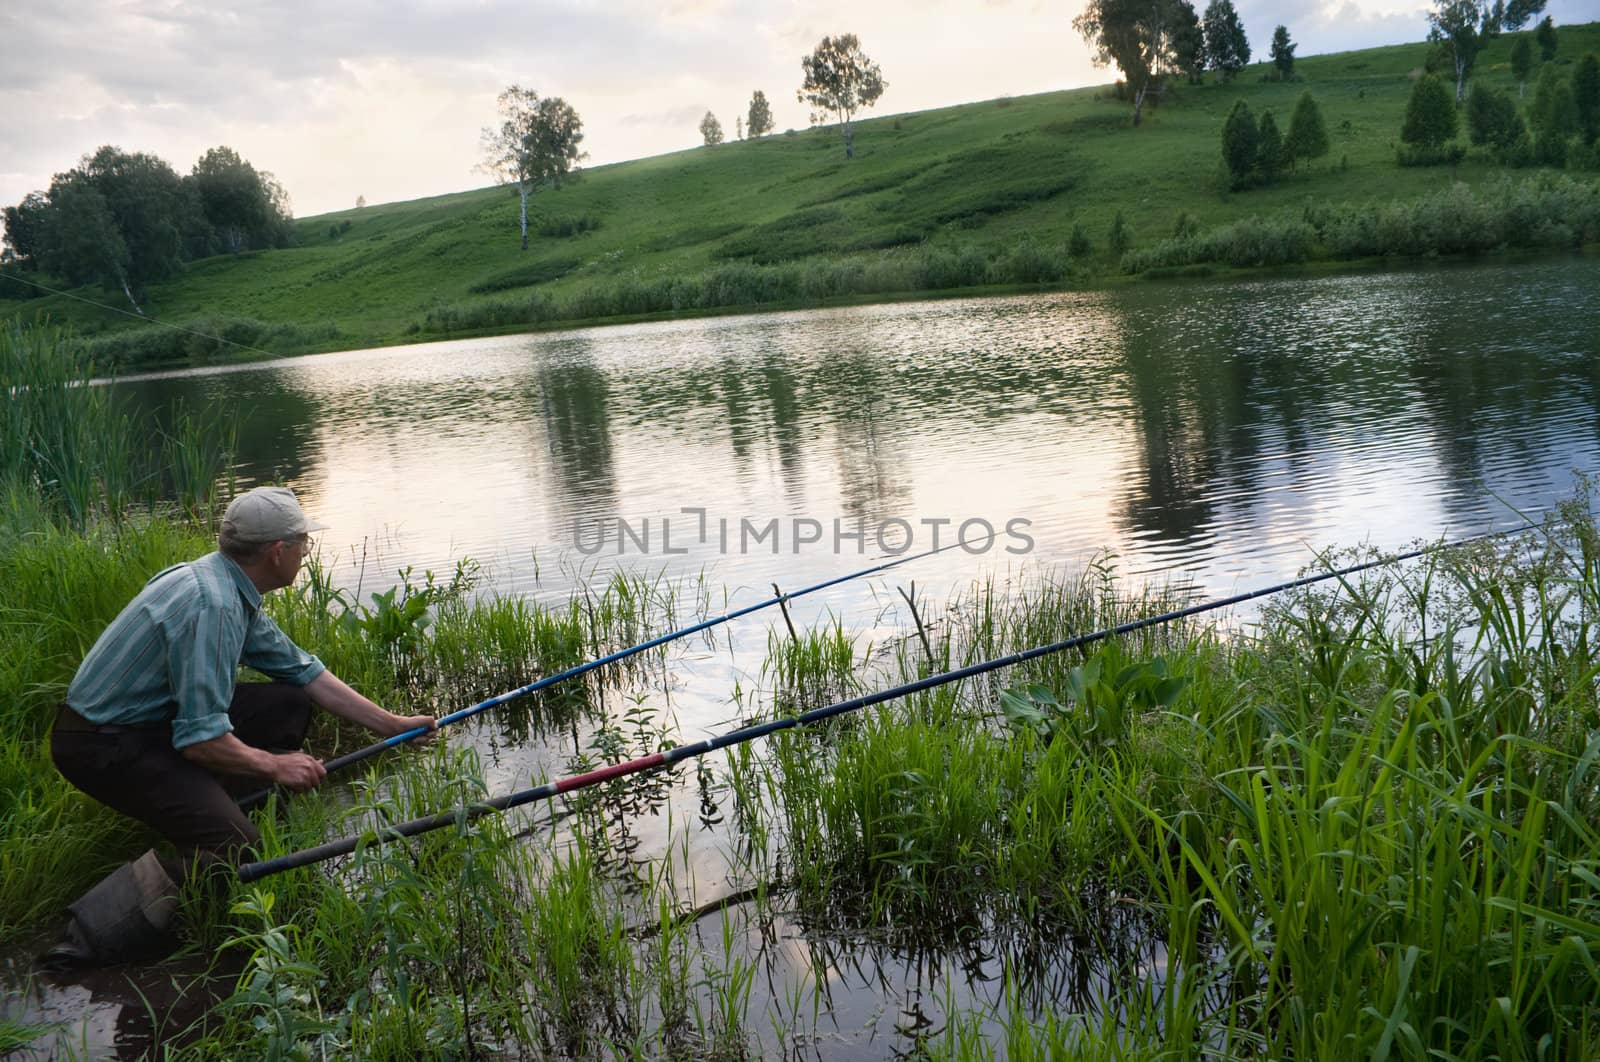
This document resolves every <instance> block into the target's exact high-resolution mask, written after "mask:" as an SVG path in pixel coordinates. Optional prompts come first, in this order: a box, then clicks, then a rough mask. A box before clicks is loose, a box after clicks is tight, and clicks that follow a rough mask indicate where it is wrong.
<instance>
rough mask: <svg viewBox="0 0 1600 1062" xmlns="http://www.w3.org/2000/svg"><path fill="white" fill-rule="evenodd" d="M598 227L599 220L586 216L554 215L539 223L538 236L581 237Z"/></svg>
mask: <svg viewBox="0 0 1600 1062" xmlns="http://www.w3.org/2000/svg"><path fill="white" fill-rule="evenodd" d="M599 227H600V219H599V218H594V217H590V216H589V215H588V214H579V215H577V216H573V215H570V214H554V215H551V216H550V217H547V218H545V219H544V220H543V221H542V222H540V223H539V235H540V236H553V237H557V238H560V237H568V236H581V235H582V234H584V233H585V232H593V231H594V230H595V229H598V228H599Z"/></svg>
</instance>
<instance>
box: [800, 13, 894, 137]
mask: <svg viewBox="0 0 1600 1062" xmlns="http://www.w3.org/2000/svg"><path fill="white" fill-rule="evenodd" d="M800 69H801V71H803V72H804V74H805V81H804V82H803V83H802V84H801V86H800V91H799V93H797V95H798V96H799V98H800V102H801V103H809V104H810V105H811V106H813V107H815V108H816V110H815V111H813V112H812V114H811V121H812V122H820V121H824V120H826V119H827V118H829V117H833V118H835V119H837V120H838V122H839V132H840V134H841V135H842V136H843V137H844V157H845V158H847V159H851V158H855V126H854V118H855V114H856V112H857V111H859V110H861V109H863V108H866V107H871V106H872V105H873V104H874V103H877V102H878V97H879V96H882V95H883V90H884V89H886V88H888V87H889V85H888V82H886V81H884V80H883V71H881V70H879V69H878V64H877V63H875V62H873V61H872V60H871V59H869V58H867V56H866V53H864V52H863V51H862V50H861V42H860V41H859V40H857V39H856V35H855V34H854V33H841V34H839V36H837V37H824V38H822V41H821V43H819V44H818V45H817V47H816V48H815V50H813V51H812V53H811V54H810V55H808V56H805V57H804V58H802V59H801V60H800Z"/></svg>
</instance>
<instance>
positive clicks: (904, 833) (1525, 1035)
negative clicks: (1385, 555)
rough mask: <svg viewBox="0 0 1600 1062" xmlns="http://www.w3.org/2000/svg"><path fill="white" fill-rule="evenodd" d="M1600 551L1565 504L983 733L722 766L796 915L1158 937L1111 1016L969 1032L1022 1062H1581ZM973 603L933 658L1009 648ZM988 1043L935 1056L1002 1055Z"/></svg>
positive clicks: (886, 740) (925, 730) (856, 741)
mask: <svg viewBox="0 0 1600 1062" xmlns="http://www.w3.org/2000/svg"><path fill="white" fill-rule="evenodd" d="M1597 542H1600V540H1597V538H1596V534H1595V531H1594V527H1593V523H1592V521H1591V519H1590V517H1589V516H1588V515H1587V514H1586V511H1585V510H1583V509H1582V508H1581V507H1580V506H1577V505H1573V506H1569V507H1568V508H1567V511H1566V512H1565V514H1564V516H1563V517H1561V518H1559V519H1555V520H1552V521H1551V523H1550V524H1549V526H1547V527H1546V528H1545V529H1544V530H1543V532H1541V533H1540V534H1536V535H1529V536H1526V537H1524V538H1523V539H1520V540H1517V541H1516V542H1513V543H1509V544H1504V543H1502V544H1499V545H1496V546H1480V547H1478V548H1476V549H1472V550H1464V551H1453V552H1448V553H1439V554H1434V555H1432V556H1431V557H1430V558H1429V559H1427V560H1426V561H1424V562H1422V563H1421V564H1419V565H1414V566H1410V567H1407V568H1403V569H1392V570H1385V571H1383V572H1381V573H1379V574H1377V575H1373V576H1371V577H1370V578H1368V579H1366V580H1364V581H1362V582H1360V583H1349V582H1346V583H1343V584H1331V585H1332V589H1329V590H1326V591H1322V592H1316V593H1311V592H1307V593H1303V594H1301V595H1299V596H1297V597H1296V598H1293V599H1290V600H1286V601H1284V602H1282V603H1280V604H1278V605H1276V606H1275V607H1273V608H1272V609H1271V610H1269V611H1268V613H1267V614H1266V615H1265V616H1264V617H1263V619H1262V621H1261V623H1260V625H1259V627H1258V628H1256V629H1255V630H1254V631H1253V632H1250V633H1249V634H1247V635H1236V636H1229V637H1222V636H1220V635H1218V634H1217V633H1215V632H1210V631H1203V630H1195V629H1184V628H1169V629H1168V630H1167V631H1166V633H1165V635H1164V640H1165V642H1166V644H1165V645H1163V646H1160V647H1159V648H1160V650H1161V651H1160V652H1155V651H1154V650H1155V649H1156V648H1157V647H1155V646H1144V647H1135V646H1130V645H1116V644H1108V645H1106V646H1104V647H1102V648H1100V649H1097V650H1094V651H1093V652H1092V653H1090V654H1088V655H1087V656H1082V657H1079V658H1068V659H1066V660H1063V661H1061V662H1060V663H1059V664H1057V665H1055V673H1054V674H1053V675H1049V676H1040V675H1015V676H1012V677H1011V680H1012V683H1013V685H1012V686H1011V688H1010V689H1008V690H1006V691H1003V694H1002V696H1001V697H1000V698H999V700H1000V705H999V706H998V707H999V708H1000V709H1001V711H996V710H995V709H996V707H997V706H996V705H995V702H994V700H992V699H991V698H990V695H989V694H988V693H987V692H985V691H983V690H981V689H973V690H969V691H965V692H955V691H951V690H948V689H946V690H945V691H942V692H939V693H937V694H930V695H924V696H922V697H919V698H914V699H911V700H908V701H906V702H904V703H903V704H901V705H899V706H898V707H895V708H890V709H888V710H885V711H882V712H880V713H878V714H876V715H874V716H872V717H869V718H867V719H864V720H862V721H861V723H860V724H859V725H858V726H857V727H855V728H854V729H852V730H851V731H849V732H848V733H847V734H845V735H843V736H842V737H837V738H836V739H835V740H833V741H829V742H818V741H817V740H816V739H815V738H814V737H811V736H809V735H803V734H800V735H794V734H791V735H788V736H786V737H784V738H783V739H781V740H778V741H775V742H774V743H773V745H772V748H771V750H770V752H769V754H767V755H765V756H757V755H752V756H749V757H746V758H742V759H740V760H739V761H738V767H739V770H741V771H742V772H743V773H744V774H745V775H746V778H745V780H744V781H743V782H742V783H741V785H742V786H743V787H745V788H746V789H749V790H752V791H755V792H758V793H759V794H760V798H759V799H757V800H755V801H753V802H752V805H751V808H750V811H749V816H750V818H752V819H754V820H756V822H757V829H758V830H759V831H760V836H761V847H760V849H759V851H761V852H770V853H772V854H771V855H770V857H769V861H770V863H771V865H772V867H773V869H775V870H776V871H777V872H778V873H780V874H781V875H782V877H783V880H785V881H786V882H787V883H788V884H789V885H790V886H791V887H792V888H793V889H795V890H796V892H797V895H798V900H799V902H800V903H801V904H802V906H803V907H806V908H809V909H813V910H815V911H816V912H817V913H818V916H819V917H826V918H828V919H830V920H831V921H832V922H834V923H835V924H837V923H838V922H840V921H845V922H848V923H850V924H858V925H863V926H876V927H880V929H882V930H887V931H889V932H890V933H892V934H894V935H895V939H905V940H916V939H921V938H922V937H924V936H925V935H926V934H928V933H929V932H933V933H934V934H935V935H936V936H937V935H938V934H940V933H946V934H953V935H955V936H957V937H959V935H960V933H961V932H962V931H963V930H962V929H961V927H962V926H971V925H974V924H985V922H986V920H988V919H993V918H999V919H1001V920H1002V921H1004V920H1007V919H1010V920H1019V921H1021V922H1022V923H1023V924H1027V925H1042V924H1049V923H1059V924H1065V925H1068V926H1074V927H1092V926H1094V925H1095V924H1096V923H1097V922H1099V921H1100V920H1102V919H1103V918H1104V917H1105V916H1106V914H1107V913H1108V912H1111V911H1114V910H1115V909H1116V908H1115V905H1116V903H1117V902H1118V900H1119V898H1128V899H1130V900H1133V901H1134V902H1136V903H1138V904H1139V905H1140V906H1142V907H1145V908H1147V909H1149V910H1151V911H1152V912H1155V913H1157V914H1159V916H1160V921H1159V928H1158V930H1157V932H1158V933H1159V934H1160V935H1161V938H1162V939H1163V940H1164V943H1165V949H1166V955H1167V966H1166V968H1165V970H1163V971H1152V970H1149V969H1146V970H1144V971H1142V972H1136V971H1125V973H1127V974H1128V979H1127V981H1126V982H1125V983H1118V984H1114V985H1112V986H1111V988H1110V990H1109V991H1110V995H1109V998H1107V999H1105V1000H1104V1001H1103V1002H1102V1007H1103V1009H1101V1010H1098V1011H1097V1012H1093V1013H1085V1014H1075V1015H1064V1014H1060V1013H1056V1014H1054V1015H1047V1016H1046V1019H1045V1020H1044V1021H1043V1022H1042V1023H1041V1022H1040V1021H1039V1020H1038V1019H1037V1018H1034V1017H1031V1016H1028V1015H1023V1014H1019V1013H1015V1012H1012V1013H1002V1014H993V1015H988V1016H987V1017H986V1019H985V1021H987V1022H990V1023H993V1022H996V1021H998V1022H1000V1023H1001V1024H1002V1025H1003V1026H1004V1027H1006V1028H1007V1030H1008V1031H1007V1032H1006V1036H1007V1037H1008V1038H1009V1042H1010V1044H1011V1048H1010V1049H1011V1050H1023V1051H1024V1056H1025V1057H1027V1056H1030V1055H1032V1054H1033V1053H1035V1052H1038V1051H1043V1050H1047V1048H1045V1047H1043V1046H1041V1045H1044V1044H1049V1045H1053V1046H1051V1047H1049V1048H1048V1050H1051V1051H1055V1050H1061V1049H1062V1045H1063V1044H1070V1045H1072V1050H1073V1052H1074V1053H1078V1052H1081V1053H1082V1054H1083V1055H1084V1057H1102V1056H1103V1057H1152V1056H1155V1055H1162V1056H1163V1057H1164V1056H1165V1053H1167V1052H1171V1053H1175V1054H1176V1055H1178V1056H1180V1057H1198V1056H1202V1055H1203V1056H1205V1057H1211V1058H1254V1057H1273V1058H1282V1057H1293V1058H1302V1057H1393V1058H1414V1059H1424V1058H1488V1057H1496V1058H1530V1059H1531V1058H1541V1057H1545V1058H1587V1057H1592V1055H1593V1054H1594V1053H1595V1051H1596V1050H1597V1049H1600V1004H1597V1002H1596V1001H1597V1000H1600V965H1597V964H1596V962H1595V960H1594V956H1595V954H1596V949H1597V948H1600V829H1597V827H1596V825H1595V823H1596V822H1597V821H1600V819H1597V815H1600V737H1597V736H1596V734H1597V731H1600V714H1597V709H1596V691H1597V673H1600V663H1597V661H1596V658H1595V654H1594V637H1595V634H1596V627H1595V623H1596V617H1597V615H1600V613H1597V609H1600V548H1597ZM1076 589H1078V590H1080V591H1082V590H1085V589H1090V587H1087V586H1086V585H1085V584H1083V583H1079V584H1077V586H1076ZM1085 596H1086V595H1084V594H1083V593H1078V594H1075V595H1072V597H1071V598H1070V600H1072V601H1076V602H1078V604H1077V605H1076V606H1070V605H1067V604H1065V603H1063V605H1062V606H1061V608H1062V610H1066V609H1068V608H1072V607H1077V608H1079V609H1082V610H1084V611H1087V608H1086V602H1085V601H1084V598H1085ZM1088 596H1090V597H1091V599H1092V594H1091V595H1088ZM975 597H976V603H975V604H970V605H968V606H967V607H965V608H961V607H958V608H956V609H954V610H952V613H951V616H952V617H954V618H957V620H958V624H957V625H956V626H954V627H953V628H952V630H951V633H950V635H949V637H951V638H952V639H961V638H962V637H963V636H964V637H965V639H966V640H968V641H970V642H973V643H976V644H981V645H984V646H986V647H995V648H998V647H999V646H1000V645H1001V644H1003V641H1000V642H997V641H996V639H995V638H994V637H993V635H992V634H991V633H989V632H990V631H991V630H992V629H993V628H994V627H995V623H994V618H995V616H996V614H997V610H996V609H995V608H994V607H993V602H992V600H990V599H989V597H988V595H987V594H985V593H984V592H982V591H981V590H980V592H979V593H977V594H976V595H975ZM1026 614H1027V615H1029V616H1031V617H1035V618H1037V617H1039V616H1048V615H1049V614H1050V613H1049V610H1048V609H1045V610H1041V609H1040V608H1039V607H1038V602H1037V601H1036V602H1035V604H1034V607H1033V608H1031V609H1029V610H1027V612H1026ZM960 617H966V620H967V623H966V626H965V630H964V632H963V631H962V630H961V629H960V627H959V618H960ZM1108 618H1110V617H1105V616H1102V617H1100V618H1098V619H1096V620H1092V621H1091V622H1104V620H1105V619H1108ZM1058 626H1059V625H1058V624H1054V623H1051V624H1047V627H1048V628H1050V629H1054V628H1057V627H1058ZM1043 633H1044V632H1043V631H1032V632H1030V633H1029V634H1028V635H1027V637H1028V638H1030V639H1032V638H1038V637H1040V636H1041V635H1042V634H1043ZM1035 644H1036V643H1035ZM901 674H902V675H903V676H908V677H909V676H910V675H913V674H915V671H914V669H913V668H912V667H907V666H904V665H902V671H901ZM1040 679H1043V681H1040ZM1108 711H1109V712H1110V713H1111V714H1110V715H1108V714H1107V712H1108ZM1084 931H1086V932H1087V931H1089V930H1088V929H1087V928H1085V929H1084ZM1068 1019H1070V1020H1068ZM986 1027H987V1026H985V1025H984V1023H983V1022H974V1021H973V1020H972V1019H970V1018H963V1019H962V1020H960V1021H957V1022H955V1023H953V1024H952V1027H951V1028H950V1029H949V1030H948V1039H947V1040H946V1041H944V1042H943V1043H942V1044H941V1045H940V1047H939V1052H937V1053H939V1054H940V1055H941V1056H945V1055H944V1052H949V1055H948V1056H949V1057H987V1056H990V1055H994V1056H996V1057H998V1052H999V1050H1000V1048H1001V1046H1003V1045H1001V1044H997V1043H993V1042H990V1041H989V1039H987V1037H988V1036H989V1034H988V1033H985V1032H984V1031H983V1030H984V1028H986ZM1124 1053H1126V1054H1124Z"/></svg>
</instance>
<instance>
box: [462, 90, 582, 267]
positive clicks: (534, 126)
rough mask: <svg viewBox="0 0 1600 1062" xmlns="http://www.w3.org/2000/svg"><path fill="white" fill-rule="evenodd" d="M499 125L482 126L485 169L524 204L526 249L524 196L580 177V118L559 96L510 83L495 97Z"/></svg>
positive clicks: (525, 232)
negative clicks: (513, 190) (510, 186)
mask: <svg viewBox="0 0 1600 1062" xmlns="http://www.w3.org/2000/svg"><path fill="white" fill-rule="evenodd" d="M496 104H497V105H498V106H499V109H500V124H499V126H497V127H496V126H490V127H486V128H485V129H484V130H483V148H484V151H485V153H486V155H487V157H486V158H485V160H484V162H483V168H484V169H486V170H488V172H490V173H492V174H493V175H494V176H495V178H496V179H497V180H498V181H499V182H500V183H501V184H515V185H516V186H517V196H518V198H519V199H520V200H521V203H522V214H521V224H522V249H523V250H524V251H526V250H527V249H528V195H529V194H530V193H531V192H534V191H536V190H537V189H539V188H544V187H550V188H560V187H561V185H562V184H564V183H566V182H567V181H570V180H573V179H575V178H576V177H577V175H578V172H579V171H578V163H579V162H580V161H581V160H582V159H584V158H585V157H586V156H585V155H584V154H583V153H582V152H580V151H579V150H578V145H579V144H580V143H582V141H583V121H582V120H581V119H580V118H579V117H578V112H577V111H575V110H573V109H572V105H571V104H569V103H567V101H566V100H564V99H562V98H561V97H559V96H546V97H544V98H542V99H541V98H540V96H539V94H538V93H537V92H535V91H533V90H532V89H525V88H521V87H519V86H517V85H512V86H510V87H509V88H507V89H506V90H505V91H504V92H502V93H500V96H499V97H498V99H497V100H496Z"/></svg>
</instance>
